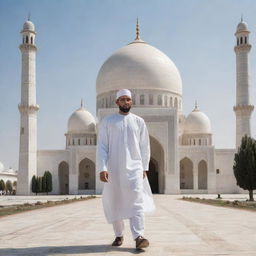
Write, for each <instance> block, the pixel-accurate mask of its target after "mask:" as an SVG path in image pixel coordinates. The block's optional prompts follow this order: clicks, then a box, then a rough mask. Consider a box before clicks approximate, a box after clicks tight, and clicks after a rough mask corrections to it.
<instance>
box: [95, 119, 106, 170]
mask: <svg viewBox="0 0 256 256" xmlns="http://www.w3.org/2000/svg"><path fill="white" fill-rule="evenodd" d="M108 143H109V142H108V132H107V123H106V120H102V121H101V123H100V125H99V132H98V139H97V151H96V171H97V172H102V171H107V162H108V148H109V147H108Z"/></svg>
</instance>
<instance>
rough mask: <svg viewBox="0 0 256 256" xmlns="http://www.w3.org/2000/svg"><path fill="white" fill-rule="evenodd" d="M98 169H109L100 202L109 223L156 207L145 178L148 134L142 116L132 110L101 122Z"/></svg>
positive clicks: (148, 149) (148, 154)
mask: <svg viewBox="0 0 256 256" xmlns="http://www.w3.org/2000/svg"><path fill="white" fill-rule="evenodd" d="M96 158H97V161H96V169H97V172H98V173H99V172H101V171H108V173H109V176H108V182H107V183H104V188H103V193H102V196H103V198H102V202H103V208H104V213H105V216H106V219H107V221H108V222H109V223H113V222H114V221H117V220H122V219H128V218H131V217H133V216H136V215H137V214H139V213H141V212H153V211H154V210H155V206H154V201H153V197H152V192H151V189H150V186H149V183H148V179H147V178H144V179H143V170H148V166H149V160H150V145H149V135H148V130H147V127H146V124H145V122H144V120H143V119H142V118H141V117H139V116H137V115H135V114H132V113H129V114H127V115H122V114H119V113H117V114H113V115H109V116H107V117H105V118H104V119H103V120H102V121H101V124H100V129H99V133H98V140H97V156H96Z"/></svg>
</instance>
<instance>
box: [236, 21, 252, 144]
mask: <svg viewBox="0 0 256 256" xmlns="http://www.w3.org/2000/svg"><path fill="white" fill-rule="evenodd" d="M249 34H250V31H249V30H248V25H247V23H245V22H244V21H243V19H241V22H240V23H239V24H238V25H237V30H236V33H235V36H236V40H237V43H236V46H235V47H234V50H235V53H236V106H234V111H235V114H236V148H238V147H239V146H240V144H241V139H242V137H243V136H244V135H246V134H247V135H248V136H250V135H251V128H250V120H251V113H252V111H253V109H254V106H253V105H251V104H250V81H249V62H248V54H249V52H250V50H251V45H250V43H249Z"/></svg>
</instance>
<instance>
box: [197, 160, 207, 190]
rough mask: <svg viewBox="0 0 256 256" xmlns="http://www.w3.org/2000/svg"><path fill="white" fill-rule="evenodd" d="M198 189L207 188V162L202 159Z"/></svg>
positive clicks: (199, 168) (199, 166) (199, 167)
mask: <svg viewBox="0 0 256 256" xmlns="http://www.w3.org/2000/svg"><path fill="white" fill-rule="evenodd" d="M198 189H207V163H206V161H205V160H201V161H200V162H199V164H198Z"/></svg>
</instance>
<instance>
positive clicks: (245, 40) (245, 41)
mask: <svg viewBox="0 0 256 256" xmlns="http://www.w3.org/2000/svg"><path fill="white" fill-rule="evenodd" d="M244 43H245V44H247V36H246V37H245V38H244Z"/></svg>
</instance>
